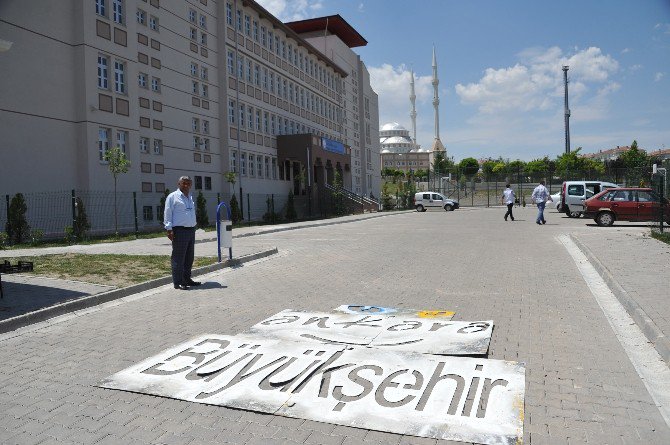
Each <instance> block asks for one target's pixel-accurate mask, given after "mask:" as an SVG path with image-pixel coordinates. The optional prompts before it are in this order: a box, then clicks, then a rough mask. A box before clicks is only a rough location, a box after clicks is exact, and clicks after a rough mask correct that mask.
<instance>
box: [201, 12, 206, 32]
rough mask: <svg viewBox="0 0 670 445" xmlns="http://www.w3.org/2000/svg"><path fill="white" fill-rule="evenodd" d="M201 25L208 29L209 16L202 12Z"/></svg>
mask: <svg viewBox="0 0 670 445" xmlns="http://www.w3.org/2000/svg"><path fill="white" fill-rule="evenodd" d="M200 27H201V28H202V29H207V17H205V16H204V15H202V14H201V15H200Z"/></svg>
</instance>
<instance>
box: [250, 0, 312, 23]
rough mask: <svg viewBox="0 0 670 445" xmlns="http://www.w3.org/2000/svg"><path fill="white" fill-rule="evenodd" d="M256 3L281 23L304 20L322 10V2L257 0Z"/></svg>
mask: <svg viewBox="0 0 670 445" xmlns="http://www.w3.org/2000/svg"><path fill="white" fill-rule="evenodd" d="M258 3H259V4H260V5H261V6H262V7H264V8H265V9H267V10H268V11H270V13H271V14H272V15H274V16H275V17H277V18H278V19H279V20H281V21H283V22H293V21H296V20H305V19H307V18H310V17H313V16H315V15H316V14H317V13H318V11H319V10H321V9H323V1H322V0H258Z"/></svg>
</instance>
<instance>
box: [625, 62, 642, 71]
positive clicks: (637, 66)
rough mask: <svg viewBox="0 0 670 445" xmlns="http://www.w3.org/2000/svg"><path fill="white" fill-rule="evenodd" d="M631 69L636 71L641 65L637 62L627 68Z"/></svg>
mask: <svg viewBox="0 0 670 445" xmlns="http://www.w3.org/2000/svg"><path fill="white" fill-rule="evenodd" d="M628 69H629V70H631V71H638V70H641V69H642V65H640V64H639V63H636V64H635V65H631V66H630V68H628Z"/></svg>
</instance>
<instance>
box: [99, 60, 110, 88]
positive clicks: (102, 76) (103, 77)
mask: <svg viewBox="0 0 670 445" xmlns="http://www.w3.org/2000/svg"><path fill="white" fill-rule="evenodd" d="M108 65H109V59H108V58H107V57H106V56H102V55H98V88H102V89H104V90H107V89H109V80H108V79H109V75H108V72H107V67H108Z"/></svg>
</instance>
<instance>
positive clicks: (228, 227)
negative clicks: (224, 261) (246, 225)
mask: <svg viewBox="0 0 670 445" xmlns="http://www.w3.org/2000/svg"><path fill="white" fill-rule="evenodd" d="M221 206H224V207H225V208H226V213H227V215H228V219H227V220H224V221H223V222H224V223H225V226H224V229H223V236H222V235H221ZM221 245H223V247H227V248H228V259H230V260H232V259H233V221H232V218H231V214H230V207H229V206H228V205H227V204H226V203H225V202H221V203H219V205H218V206H217V207H216V246H217V249H218V253H219V263H220V262H221Z"/></svg>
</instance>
